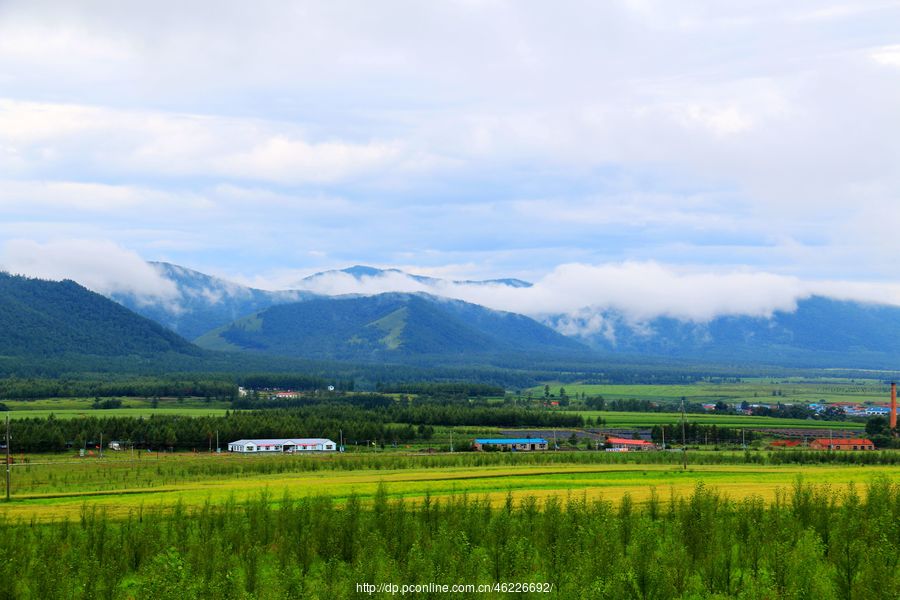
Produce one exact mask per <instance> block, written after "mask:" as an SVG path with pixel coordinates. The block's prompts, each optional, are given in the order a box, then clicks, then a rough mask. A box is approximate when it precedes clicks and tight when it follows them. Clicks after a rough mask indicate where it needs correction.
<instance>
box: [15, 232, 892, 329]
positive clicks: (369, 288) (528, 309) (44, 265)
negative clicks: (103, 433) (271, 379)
mask: <svg viewBox="0 0 900 600" xmlns="http://www.w3.org/2000/svg"><path fill="white" fill-rule="evenodd" d="M0 269H2V270H5V271H8V272H11V273H15V274H22V275H27V276H31V277H39V278H43V279H52V280H61V279H72V280H75V281H77V282H78V283H81V284H82V285H84V286H85V287H88V288H89V289H92V290H94V291H96V292H99V293H102V294H105V295H112V294H117V293H118V294H130V295H132V296H134V297H136V298H137V299H138V300H139V301H143V302H146V303H148V304H150V303H153V304H161V305H163V306H166V307H167V308H168V309H169V310H170V311H171V312H173V313H177V312H179V311H180V310H181V309H182V308H181V306H180V304H181V302H180V301H181V300H182V299H183V298H184V294H185V293H186V290H180V289H179V288H178V286H177V285H176V283H175V282H173V281H171V280H169V279H167V278H166V277H165V276H164V275H163V274H162V273H161V272H160V271H159V270H157V269H156V268H154V267H153V266H152V265H150V264H149V263H147V262H146V261H145V260H144V259H143V258H142V257H141V256H140V255H138V254H137V253H136V252H134V251H132V250H129V249H127V248H124V247H122V246H120V245H118V244H116V243H114V242H111V241H104V240H88V239H82V240H78V239H76V240H71V239H69V240H56V241H50V242H46V243H39V242H35V241H32V240H12V241H9V242H7V243H6V244H5V245H4V246H3V247H2V250H0ZM279 280H280V281H279V282H277V283H274V282H273V284H272V285H260V287H263V288H268V289H272V290H278V289H284V287H285V285H284V283H283V282H284V277H279ZM264 281H265V278H264V277H262V276H259V277H257V278H256V279H255V283H256V284H257V285H259V284H260V283H261V282H264ZM533 283H534V285H533V286H532V287H525V288H516V287H511V286H507V285H503V284H501V283H471V282H468V283H463V282H456V281H451V280H444V279H433V280H426V281H421V280H417V279H414V278H413V277H411V276H410V275H409V274H407V273H406V272H399V271H388V272H384V273H382V274H379V275H374V276H362V277H354V276H353V275H350V274H348V273H344V272H341V271H329V272H326V273H323V274H320V275H318V276H316V277H313V278H309V279H305V280H301V281H300V282H299V283H297V284H296V285H292V286H290V287H291V288H292V289H303V290H307V291H311V292H315V293H318V294H323V295H329V296H335V295H343V294H361V295H374V294H381V293H386V292H422V293H429V294H434V295H436V296H442V297H447V298H455V299H459V300H464V301H466V302H472V303H475V304H480V305H482V306H486V307H489V308H492V309H495V310H504V311H510V312H515V313H520V314H525V315H529V316H531V317H535V318H538V319H540V318H542V317H547V316H551V315H566V318H564V319H560V320H558V321H557V322H556V327H557V328H558V329H560V330H561V331H563V332H564V333H567V334H579V333H581V334H586V333H596V332H598V331H603V329H604V327H605V322H604V321H603V319H602V318H601V317H599V313H601V312H602V311H606V310H613V311H615V312H617V313H619V314H621V315H623V316H624V318H626V319H627V320H628V321H630V322H631V323H633V324H640V323H644V322H647V321H649V320H651V319H653V318H656V317H660V316H667V317H672V318H676V319H680V320H684V321H692V322H696V323H702V322H707V321H709V320H711V319H714V318H716V317H720V316H755V317H769V316H771V315H772V314H773V313H774V312H776V311H788V312H790V311H793V310H795V309H796V307H797V302H798V301H799V300H802V299H803V298H807V297H809V296H812V295H823V296H828V297H831V298H836V299H840V300H854V301H863V302H878V303H883V304H893V305H900V285H897V284H889V283H872V282H846V281H804V280H802V279H800V278H798V277H793V276H788V275H779V274H773V273H767V272H763V271H750V270H747V271H744V270H732V271H722V272H712V271H698V270H695V269H688V268H684V267H676V266H672V265H666V264H661V263H657V262H652V261H640V262H637V261H626V262H620V263H607V264H596V265H592V264H582V263H569V264H563V265H559V266H557V267H556V268H555V269H553V270H552V271H550V272H549V273H547V274H546V275H544V276H542V277H540V278H539V279H537V280H535V281H534V282H533ZM233 287H234V288H235V289H234V290H231V292H232V293H234V292H235V290H236V289H237V288H238V287H239V286H238V284H233ZM223 298H224V296H223V295H222V294H219V295H218V296H212V295H210V296H209V297H208V301H209V302H210V303H215V302H217V301H222V299H223Z"/></svg>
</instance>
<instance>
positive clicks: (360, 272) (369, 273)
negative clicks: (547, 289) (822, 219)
mask: <svg viewBox="0 0 900 600" xmlns="http://www.w3.org/2000/svg"><path fill="white" fill-rule="evenodd" d="M341 275H349V276H350V277H352V278H353V279H354V280H356V281H363V280H364V279H365V278H369V279H373V278H381V279H385V278H387V277H389V276H397V277H400V278H406V279H409V280H411V281H415V282H417V283H422V284H425V285H430V286H434V285H444V284H448V283H450V284H454V285H503V286H508V287H512V288H528V287H531V286H532V285H533V284H532V283H530V282H528V281H523V280H521V279H516V278H513V277H508V278H503V279H454V280H446V279H440V278H437V277H427V276H424V275H413V274H411V273H407V272H405V271H401V270H400V269H379V268H377V267H369V266H366V265H354V266H352V267H347V268H346V269H338V270H331V271H320V272H319V273H314V274H313V275H309V276H308V277H304V278H303V279H301V280H300V282H299V283H298V285H297V287H306V286H309V285H316V284H318V283H320V282H322V281H323V280H325V279H328V278H330V277H335V276H341Z"/></svg>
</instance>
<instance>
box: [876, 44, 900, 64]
mask: <svg viewBox="0 0 900 600" xmlns="http://www.w3.org/2000/svg"><path fill="white" fill-rule="evenodd" d="M869 56H871V57H872V60H874V61H875V62H877V63H878V64H881V65H887V66H890V67H900V44H893V45H890V46H883V47H881V48H878V49H877V50H873V51H872V53H871V54H870V55H869Z"/></svg>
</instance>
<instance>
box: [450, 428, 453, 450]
mask: <svg viewBox="0 0 900 600" xmlns="http://www.w3.org/2000/svg"><path fill="white" fill-rule="evenodd" d="M450 452H453V430H452V429H451V430H450Z"/></svg>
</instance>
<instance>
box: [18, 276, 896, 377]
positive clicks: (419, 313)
mask: <svg viewBox="0 0 900 600" xmlns="http://www.w3.org/2000/svg"><path fill="white" fill-rule="evenodd" d="M151 264H152V266H153V267H154V268H155V269H156V270H157V272H158V273H159V274H160V276H161V277H164V278H165V279H167V280H169V281H171V282H172V283H174V284H175V287H176V288H177V290H178V297H177V298H175V299H174V300H171V299H170V300H168V301H165V302H163V301H159V300H156V299H154V298H148V297H140V296H135V295H133V294H112V295H111V298H112V299H114V300H115V301H116V302H117V303H118V304H115V303H112V302H108V301H107V300H106V299H105V298H103V297H102V296H99V295H98V294H94V293H92V292H89V291H87V290H86V289H84V288H82V287H81V286H79V285H77V284H75V283H74V282H71V281H65V282H57V283H54V282H45V281H38V280H30V279H26V278H21V277H12V276H9V275H3V276H2V277H3V279H2V280H0V283H2V286H0V294H2V296H0V325H3V331H4V332H6V336H5V339H4V340H3V341H0V353H6V354H13V355H15V354H16V353H19V354H21V353H22V352H27V353H30V354H38V355H40V354H44V355H46V354H48V353H49V354H52V353H54V352H59V351H60V349H78V350H81V351H84V352H86V353H90V354H101V355H102V354H108V355H112V354H116V353H128V354H141V353H153V352H183V353H197V352H201V350H200V349H199V348H198V347H197V346H200V347H202V348H205V349H208V350H227V351H233V352H250V353H253V354H254V355H264V354H271V355H281V356H289V357H294V358H297V357H300V358H314V359H324V360H345V361H364V362H372V361H375V362H386V363H390V362H411V361H415V360H418V359H420V358H421V357H430V358H431V359H434V360H438V359H439V358H440V357H442V356H443V357H448V358H453V359H454V360H455V361H457V362H458V361H459V360H460V359H466V358H468V359H470V360H471V361H473V362H477V361H478V360H479V358H478V357H484V356H488V355H492V356H497V355H500V354H503V355H509V356H514V355H522V354H528V355H530V356H546V357H561V356H566V357H577V358H578V360H582V361H583V360H590V361H602V360H603V359H604V358H609V357H612V356H616V357H630V358H634V359H636V360H640V359H641V358H648V359H649V358H654V359H659V358H663V359H665V358H670V359H680V360H681V359H683V360H696V361H703V362H710V363H725V364H755V365H761V364H762V365H765V364H769V365H784V366H811V367H831V366H833V367H854V368H878V369H882V368H894V367H896V366H897V365H900V307H896V306H888V305H879V304H868V303H860V302H850V301H842V300H836V299H832V298H826V297H821V296H814V297H809V298H805V299H801V300H799V301H798V303H797V307H796V310H793V311H777V312H774V313H773V314H772V315H770V316H768V317H754V316H720V317H716V318H713V319H711V320H709V321H706V322H695V321H689V320H679V319H675V318H671V317H657V318H654V319H650V320H645V321H641V322H635V321H634V320H632V319H629V318H628V317H627V315H625V314H623V313H622V312H617V311H613V310H608V309H582V310H580V311H578V312H577V313H575V314H562V313H560V314H543V315H532V316H530V317H529V316H523V315H517V314H513V313H508V312H502V311H496V310H491V309H488V308H485V307H483V306H478V305H475V304H471V303H467V302H463V301H460V300H451V299H447V298H442V297H439V296H437V295H435V294H429V293H422V292H417V293H407V292H405V293H400V292H388V293H381V294H372V295H361V294H357V295H338V296H327V295H323V294H319V293H314V292H313V291H310V289H302V288H312V289H316V288H317V287H318V284H320V283H322V282H323V281H326V280H327V278H329V277H337V278H339V279H340V278H349V279H350V280H351V281H357V282H361V283H362V282H365V281H366V280H367V279H378V278H383V279H384V280H385V281H387V280H389V279H397V280H398V281H400V282H401V283H402V282H403V281H407V282H409V281H411V282H415V283H417V284H421V286H425V287H422V289H435V290H440V289H446V288H447V284H451V283H453V284H457V285H463V284H465V285H476V286H478V285H492V286H503V287H506V288H509V289H511V290H523V289H525V288H528V287H529V286H531V284H530V283H528V282H525V281H522V280H518V279H493V280H486V281H458V282H449V281H444V280H440V279H436V278H431V277H424V276H418V275H409V274H407V273H405V272H403V271H400V270H397V269H385V270H382V269H376V268H373V267H365V266H354V267H350V268H347V269H343V270H340V271H326V272H322V273H316V274H314V275H311V276H309V277H306V278H304V279H302V280H299V281H298V282H297V286H296V287H297V288H298V289H292V290H283V291H266V290H259V289H254V288H251V287H246V286H242V285H239V284H235V283H232V282H229V281H226V280H223V279H220V278H216V277H212V276H209V275H206V274H204V273H201V272H198V271H194V270H191V269H187V268H184V267H180V266H177V265H172V264H169V263H151ZM407 287H408V286H407ZM413 287H415V286H413ZM120 305H121V306H120ZM123 306H124V307H127V308H128V309H130V311H129V310H126V309H125V308H123ZM131 311H134V312H135V313H138V314H139V315H142V316H143V317H146V318H139V317H138V316H137V315H134V314H132V312H131ZM175 334H178V335H175ZM564 334H565V335H564ZM182 338H187V340H195V341H196V344H197V346H195V345H193V344H191V343H189V342H188V341H186V340H185V339H182Z"/></svg>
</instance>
